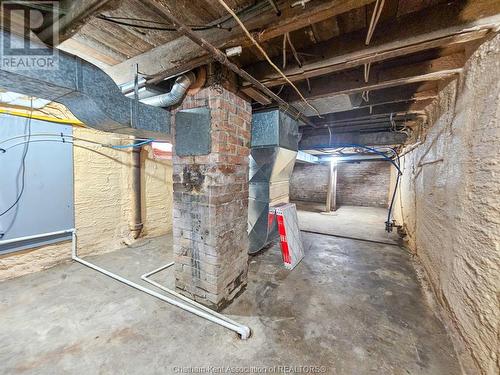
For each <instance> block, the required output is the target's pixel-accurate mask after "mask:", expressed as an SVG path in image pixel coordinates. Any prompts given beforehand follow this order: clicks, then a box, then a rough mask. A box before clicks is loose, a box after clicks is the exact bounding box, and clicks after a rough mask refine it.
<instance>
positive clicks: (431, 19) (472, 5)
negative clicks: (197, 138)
mask: <svg viewBox="0 0 500 375" xmlns="http://www.w3.org/2000/svg"><path fill="white" fill-rule="evenodd" d="M499 25H500V2H499V1H497V0H479V1H455V2H452V3H447V4H440V5H437V6H434V7H430V8H427V9H424V10H423V11H421V12H418V13H416V14H410V15H407V16H405V17H402V18H400V19H397V20H393V21H388V22H386V23H385V24H380V25H378V26H377V30H376V32H375V36H374V38H373V40H372V42H371V44H370V46H368V47H367V46H365V44H364V41H365V37H366V30H362V31H359V32H356V33H351V34H346V35H341V36H339V37H335V38H332V39H330V40H328V41H325V42H322V43H320V44H318V45H316V46H313V47H312V48H311V49H309V50H308V51H304V52H308V53H309V54H312V55H316V56H319V57H316V58H312V59H311V58H309V60H308V61H306V62H305V64H304V66H303V67H302V68H300V69H299V68H296V67H293V68H290V69H288V70H286V71H285V74H286V75H287V76H288V77H289V78H290V79H291V80H292V81H297V80H303V79H305V78H312V77H316V76H319V75H324V74H328V73H332V72H337V71H340V70H345V69H349V68H352V67H356V66H360V65H363V64H366V63H374V62H377V61H383V60H387V59H391V58H396V57H400V56H404V55H408V54H411V53H416V52H420V51H423V50H427V49H432V48H439V47H442V46H446V45H450V44H459V43H467V42H471V41H474V40H478V39H481V38H484V37H485V35H486V34H487V33H488V32H489V30H491V29H494V28H496V27H498V26H499ZM247 70H248V71H249V72H250V73H251V74H253V75H254V76H255V77H256V78H257V79H259V80H260V81H262V82H263V83H265V84H266V85H267V86H276V85H281V84H282V83H283V80H282V79H281V78H280V77H279V76H277V75H276V74H275V72H274V71H272V70H271V69H269V66H268V65H267V64H266V63H264V62H259V63H258V64H255V65H254V66H249V67H247Z"/></svg>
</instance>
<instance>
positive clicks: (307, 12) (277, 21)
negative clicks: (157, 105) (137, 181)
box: [107, 0, 374, 83]
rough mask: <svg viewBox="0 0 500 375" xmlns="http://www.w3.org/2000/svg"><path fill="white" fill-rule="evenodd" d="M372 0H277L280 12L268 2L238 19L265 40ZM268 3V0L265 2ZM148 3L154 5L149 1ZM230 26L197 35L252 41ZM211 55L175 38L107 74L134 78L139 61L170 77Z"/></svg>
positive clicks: (225, 41)
mask: <svg viewBox="0 0 500 375" xmlns="http://www.w3.org/2000/svg"><path fill="white" fill-rule="evenodd" d="M373 1H374V0H336V1H331V0H315V1H312V2H310V3H307V5H306V7H305V9H303V8H302V7H300V6H298V7H293V8H292V7H290V4H289V2H287V1H281V2H279V4H278V5H279V6H280V9H282V15H281V16H280V17H277V16H276V14H275V13H274V12H273V11H272V10H271V8H270V7H269V6H267V7H266V8H265V9H264V10H265V11H263V9H262V8H259V9H256V10H253V11H252V12H250V13H248V14H246V15H242V16H241V19H242V21H243V22H244V23H245V25H246V26H247V28H248V29H249V30H251V31H254V32H256V33H257V36H258V41H261V42H262V41H266V40H269V39H272V38H274V37H276V36H279V35H283V34H285V33H286V32H291V31H294V30H298V29H301V28H303V27H305V26H307V25H309V24H310V23H314V22H320V21H323V20H325V19H328V18H330V17H333V16H335V15H337V14H341V13H344V12H347V11H349V10H351V9H355V8H358V7H362V6H364V5H366V4H369V3H372V2H373ZM266 4H267V3H266ZM151 6H155V5H154V3H151ZM155 11H156V12H158V14H162V15H165V11H164V10H163V9H161V8H160V7H158V6H156V7H155ZM226 25H227V26H233V29H232V30H231V31H230V32H228V31H225V30H219V29H212V30H207V31H202V32H199V33H198V35H199V36H200V37H201V38H202V39H204V40H206V41H207V42H209V43H211V44H212V45H214V46H215V47H217V48H222V49H224V48H227V47H230V46H234V45H241V46H243V47H247V46H250V45H251V42H250V41H249V40H248V39H247V38H246V36H245V35H244V33H243V31H242V30H241V28H239V27H237V26H235V25H234V23H230V22H228V23H227V24H226ZM211 60H212V59H211V57H210V56H209V55H208V54H207V53H206V51H204V50H203V49H202V48H200V47H199V46H196V45H194V44H193V43H192V42H191V41H189V40H188V39H187V38H178V39H176V40H173V41H171V42H169V43H166V44H164V45H162V46H159V47H156V48H154V49H152V50H150V51H148V52H145V53H143V54H141V55H138V56H136V57H133V58H131V59H129V60H127V61H125V62H123V63H121V64H118V65H116V66H114V67H112V68H110V69H109V70H108V71H107V72H108V74H109V75H110V76H111V77H112V78H113V79H114V80H115V81H116V82H117V83H122V82H126V81H130V80H132V79H133V67H134V66H135V64H139V67H140V69H141V71H144V72H146V73H148V74H149V75H156V74H159V77H162V78H164V77H169V76H172V75H175V74H178V73H180V72H182V71H185V70H186V69H192V68H194V67H196V66H200V65H203V64H205V63H207V62H209V61H211Z"/></svg>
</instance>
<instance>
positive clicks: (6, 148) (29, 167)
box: [0, 114, 75, 254]
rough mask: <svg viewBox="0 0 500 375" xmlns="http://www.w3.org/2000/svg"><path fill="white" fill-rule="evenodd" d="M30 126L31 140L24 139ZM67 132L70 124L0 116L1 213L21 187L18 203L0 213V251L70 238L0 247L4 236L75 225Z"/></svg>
mask: <svg viewBox="0 0 500 375" xmlns="http://www.w3.org/2000/svg"><path fill="white" fill-rule="evenodd" d="M29 128H31V134H32V135H31V138H30V139H31V141H30V142H29V143H26V141H27V137H25V135H26V134H28V132H29ZM49 134H52V135H49ZM54 134H55V135H54ZM61 134H62V135H63V136H61ZM68 135H69V136H71V135H72V128H71V126H69V125H61V124H56V123H52V122H46V121H39V120H35V119H31V120H29V119H27V118H23V117H16V116H11V115H7V114H0V176H1V181H2V183H1V184H0V213H2V212H4V211H5V210H6V209H7V208H9V207H10V206H11V205H12V204H13V203H14V202H15V201H16V198H17V197H18V196H19V194H20V192H21V190H22V195H21V197H20V199H19V202H18V203H17V204H16V205H15V206H14V207H13V208H12V209H11V210H10V211H9V212H7V213H6V214H4V215H2V216H0V237H1V238H0V254H5V253H7V252H12V251H17V250H23V249H27V248H31V247H35V246H41V245H46V244H50V243H54V242H58V241H62V240H67V239H70V238H71V235H70V234H69V235H63V236H49V237H43V238H40V239H36V240H28V241H23V242H13V243H9V244H4V245H2V241H4V240H12V239H16V238H21V237H27V236H34V235H42V234H46V233H51V232H57V231H62V230H67V229H72V228H74V225H75V223H74V207H73V144H72V143H71V141H72V139H71V138H70V137H64V136H68ZM63 139H64V142H62V140H63ZM25 153H26V157H25V162H24V173H23V155H24V154H25ZM23 180H24V189H22V186H23Z"/></svg>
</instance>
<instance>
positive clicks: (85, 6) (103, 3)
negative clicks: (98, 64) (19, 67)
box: [38, 0, 121, 43]
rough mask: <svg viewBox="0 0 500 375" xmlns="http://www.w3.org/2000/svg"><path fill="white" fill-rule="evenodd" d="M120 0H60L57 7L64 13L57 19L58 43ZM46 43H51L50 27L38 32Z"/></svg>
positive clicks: (115, 6)
mask: <svg viewBox="0 0 500 375" xmlns="http://www.w3.org/2000/svg"><path fill="white" fill-rule="evenodd" d="M120 2H121V0H79V1H73V0H61V1H60V2H59V9H60V11H61V13H62V12H64V15H63V16H62V17H61V18H60V19H59V40H58V42H59V43H62V42H64V41H65V40H67V39H69V38H71V37H72V36H73V35H75V34H76V32H77V31H78V30H79V29H80V28H81V27H82V26H83V25H85V23H86V22H87V21H88V20H89V19H91V18H92V17H93V16H95V15H96V14H98V13H100V12H103V11H105V10H110V9H115V8H117V7H118V6H119V5H120ZM38 37H39V38H40V39H41V40H43V41H44V42H46V43H51V42H52V41H53V38H52V27H50V28H47V29H45V30H43V31H42V32H40V33H39V34H38Z"/></svg>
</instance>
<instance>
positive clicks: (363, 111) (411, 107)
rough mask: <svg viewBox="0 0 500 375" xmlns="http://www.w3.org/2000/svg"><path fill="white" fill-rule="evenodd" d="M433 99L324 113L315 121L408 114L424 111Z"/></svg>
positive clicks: (319, 122)
mask: <svg viewBox="0 0 500 375" xmlns="http://www.w3.org/2000/svg"><path fill="white" fill-rule="evenodd" d="M432 102H433V100H432V99H427V100H424V101H420V102H401V103H392V104H386V105H377V106H374V107H372V109H371V110H370V108H359V109H353V110H350V111H342V112H336V113H330V114H327V115H323V116H322V118H320V119H316V120H315V121H314V122H315V124H316V125H329V124H336V123H338V122H340V121H349V122H352V121H356V120H357V119H368V120H369V119H373V118H376V117H379V118H380V117H384V118H385V117H388V116H389V115H390V114H391V113H393V114H398V115H400V114H403V115H404V114H407V113H416V112H423V110H424V109H425V107H427V106H428V105H430V104H432Z"/></svg>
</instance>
